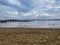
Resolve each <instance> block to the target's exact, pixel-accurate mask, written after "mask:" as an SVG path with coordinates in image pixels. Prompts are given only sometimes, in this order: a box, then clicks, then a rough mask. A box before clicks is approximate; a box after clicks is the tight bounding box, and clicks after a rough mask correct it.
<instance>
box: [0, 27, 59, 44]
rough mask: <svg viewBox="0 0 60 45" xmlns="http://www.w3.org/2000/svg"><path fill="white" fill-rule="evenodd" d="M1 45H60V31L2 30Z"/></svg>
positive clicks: (38, 29)
mask: <svg viewBox="0 0 60 45" xmlns="http://www.w3.org/2000/svg"><path fill="white" fill-rule="evenodd" d="M0 45H60V29H49V28H0Z"/></svg>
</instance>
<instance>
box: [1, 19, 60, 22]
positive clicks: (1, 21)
mask: <svg viewBox="0 0 60 45" xmlns="http://www.w3.org/2000/svg"><path fill="white" fill-rule="evenodd" d="M30 21H60V19H32V20H13V19H12V20H11V19H9V20H0V22H30Z"/></svg>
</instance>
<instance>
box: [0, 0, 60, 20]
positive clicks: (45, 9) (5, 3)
mask: <svg viewBox="0 0 60 45" xmlns="http://www.w3.org/2000/svg"><path fill="white" fill-rule="evenodd" d="M37 18H58V19H59V18H60V0H0V19H37Z"/></svg>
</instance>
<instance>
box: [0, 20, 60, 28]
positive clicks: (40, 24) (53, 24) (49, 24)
mask: <svg viewBox="0 0 60 45" xmlns="http://www.w3.org/2000/svg"><path fill="white" fill-rule="evenodd" d="M0 27H5V28H6V27H10V28H16V27H21V28H60V21H31V22H6V23H0Z"/></svg>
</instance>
